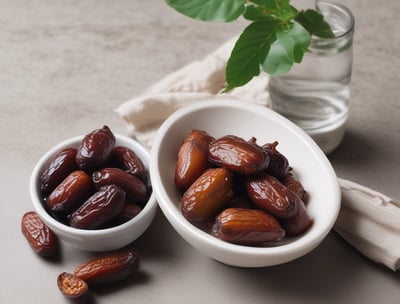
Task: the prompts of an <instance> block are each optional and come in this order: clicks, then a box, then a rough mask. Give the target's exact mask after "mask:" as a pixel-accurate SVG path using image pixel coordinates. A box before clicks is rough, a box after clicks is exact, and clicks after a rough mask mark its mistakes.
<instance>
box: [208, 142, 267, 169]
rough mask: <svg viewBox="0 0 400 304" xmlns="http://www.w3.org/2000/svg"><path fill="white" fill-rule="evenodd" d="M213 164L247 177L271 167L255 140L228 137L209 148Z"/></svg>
mask: <svg viewBox="0 0 400 304" xmlns="http://www.w3.org/2000/svg"><path fill="white" fill-rule="evenodd" d="M208 157H209V160H210V162H211V163H213V164H215V165H217V166H221V167H224V168H227V169H229V170H231V171H234V172H239V173H242V174H245V175H250V174H255V173H257V172H260V171H261V170H263V169H265V168H267V167H268V165H269V158H268V155H267V154H266V153H265V152H264V150H263V149H262V147H261V146H259V145H257V144H256V143H255V142H254V140H251V141H245V140H244V139H242V138H240V137H237V136H234V135H227V136H223V137H221V138H219V139H216V140H215V141H213V142H212V143H211V144H210V146H209V153H208Z"/></svg>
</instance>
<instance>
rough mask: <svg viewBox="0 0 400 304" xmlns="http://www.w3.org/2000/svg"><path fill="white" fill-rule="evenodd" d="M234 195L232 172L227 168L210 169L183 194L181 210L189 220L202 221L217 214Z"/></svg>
mask: <svg viewBox="0 0 400 304" xmlns="http://www.w3.org/2000/svg"><path fill="white" fill-rule="evenodd" d="M232 197H233V191H232V173H231V172H230V171H229V170H227V169H225V168H213V169H208V170H206V171H205V172H204V173H203V174H202V175H201V176H200V177H199V178H198V179H196V181H195V182H194V183H193V184H192V185H191V186H190V187H189V188H188V189H187V190H186V192H185V193H184V194H183V197H182V199H181V211H182V213H183V215H184V216H185V218H186V219H188V220H189V221H193V222H201V221H204V220H207V219H209V218H210V217H211V216H213V215H215V214H216V213H217V212H218V211H219V210H221V209H222V208H223V207H224V206H225V205H226V204H227V203H228V202H229V201H230V200H231V199H232Z"/></svg>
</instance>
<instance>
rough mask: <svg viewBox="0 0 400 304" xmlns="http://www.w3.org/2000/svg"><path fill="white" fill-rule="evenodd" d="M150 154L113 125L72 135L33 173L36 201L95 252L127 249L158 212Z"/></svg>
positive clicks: (49, 221) (62, 231) (63, 232)
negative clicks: (149, 172)
mask: <svg viewBox="0 0 400 304" xmlns="http://www.w3.org/2000/svg"><path fill="white" fill-rule="evenodd" d="M148 165H149V153H148V151H147V150H146V149H145V148H144V147H143V146H142V145H141V144H139V143H138V142H137V141H135V140H133V139H131V138H128V137H125V136H122V135H118V134H114V133H113V132H112V131H111V130H110V128H109V127H108V126H103V127H102V128H100V129H96V130H93V131H91V132H90V133H88V134H86V135H84V136H78V137H74V138H71V139H68V140H66V141H64V142H62V143H60V144H59V145H57V146H55V147H54V148H53V149H51V150H50V151H49V152H48V153H46V154H45V155H44V156H43V157H42V158H41V159H40V160H39V162H38V163H37V165H36V166H35V168H34V170H33V173H32V175H31V181H30V194H31V199H32V202H33V205H34V208H35V211H36V212H37V213H38V215H39V217H40V218H41V220H42V221H43V222H44V223H45V224H46V225H47V226H49V228H50V229H52V230H53V231H54V232H55V233H56V234H57V235H58V236H60V238H62V239H63V240H65V241H66V242H68V243H70V244H72V245H73V246H75V247H78V248H80V249H84V250H90V251H107V250H113V249H117V248H121V247H123V246H125V245H127V244H129V243H130V242H132V241H133V240H135V239H136V238H137V237H139V236H140V235H141V234H142V233H143V232H144V231H145V230H146V229H147V227H148V226H149V225H150V223H151V222H152V220H153V218H154V216H155V212H156V207H157V204H156V201H155V198H153V194H152V188H151V183H150V179H149V176H148Z"/></svg>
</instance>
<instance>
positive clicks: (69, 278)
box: [57, 272, 88, 299]
mask: <svg viewBox="0 0 400 304" xmlns="http://www.w3.org/2000/svg"><path fill="white" fill-rule="evenodd" d="M57 286H58V289H59V290H60V291H61V293H62V294H63V295H64V296H66V297H67V298H71V299H77V298H82V297H83V296H85V295H87V293H88V285H87V283H86V282H85V281H84V280H82V279H81V278H79V277H78V276H76V275H74V274H73V273H68V272H63V273H60V274H59V275H58V277H57Z"/></svg>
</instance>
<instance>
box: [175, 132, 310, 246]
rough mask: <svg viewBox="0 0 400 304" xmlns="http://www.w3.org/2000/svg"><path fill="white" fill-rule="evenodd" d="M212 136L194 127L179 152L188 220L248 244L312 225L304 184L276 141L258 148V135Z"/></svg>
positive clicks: (184, 211)
mask: <svg viewBox="0 0 400 304" xmlns="http://www.w3.org/2000/svg"><path fill="white" fill-rule="evenodd" d="M211 138H212V137H211V135H209V134H208V133H206V132H204V131H200V130H193V131H192V132H190V133H189V134H188V135H187V137H186V138H185V139H184V142H183V144H182V145H181V146H180V148H179V150H178V156H177V163H176V167H175V185H176V187H177V189H178V190H180V191H185V189H186V191H185V192H184V193H183V196H182V198H181V205H180V208H181V212H182V214H183V215H184V217H185V218H186V219H187V220H189V221H190V222H192V223H194V224H196V225H199V227H200V228H201V229H205V230H207V231H209V232H210V233H211V234H212V235H214V236H215V237H217V238H220V239H222V240H224V241H227V242H231V243H235V244H241V245H249V246H262V245H266V246H268V245H270V244H271V243H273V242H276V241H278V240H280V239H282V238H284V237H286V236H297V235H300V234H302V233H304V232H305V231H306V230H307V229H308V228H309V227H310V226H311V225H312V222H313V221H312V218H311V217H310V216H309V214H308V212H307V208H306V205H305V203H304V201H303V199H304V197H305V190H304V187H303V185H302V184H301V183H300V181H299V180H297V179H296V178H295V177H294V176H293V171H292V170H293V169H292V168H291V167H290V166H289V160H288V159H287V158H286V156H285V155H283V154H282V153H280V152H279V151H278V150H277V146H278V141H273V142H271V143H267V144H264V145H262V146H260V145H258V144H257V139H256V138H255V137H251V138H250V139H249V140H248V141H246V140H244V139H243V138H241V137H238V136H234V135H226V136H223V137H220V138H218V139H211ZM210 140H211V141H210ZM207 145H208V160H206V159H205V155H204V149H205V147H206V146H207ZM193 176H197V179H195V180H194V181H193V180H192V179H193ZM218 213H219V214H218Z"/></svg>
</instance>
